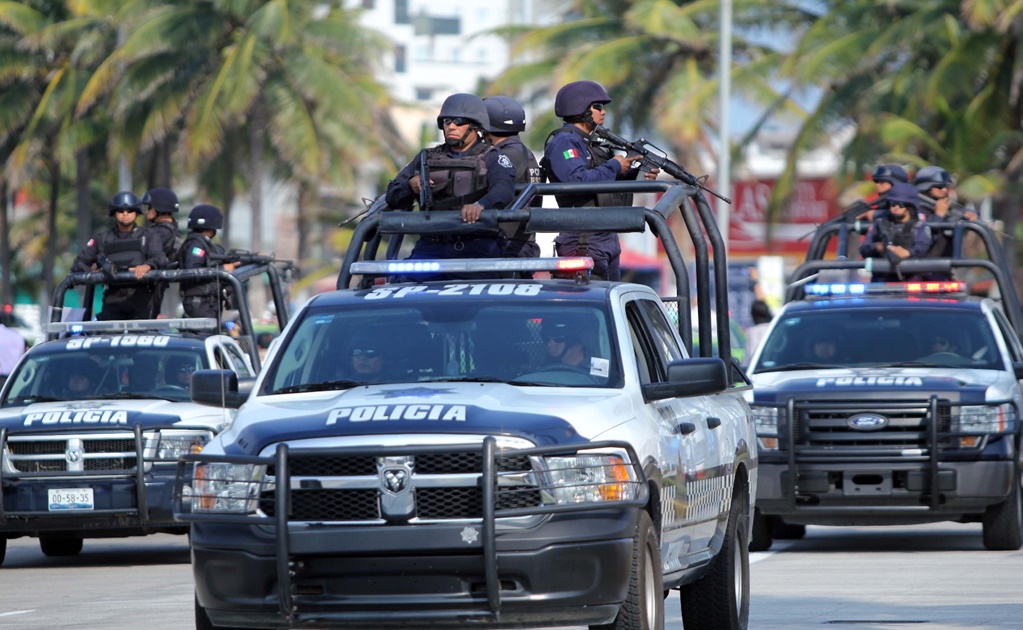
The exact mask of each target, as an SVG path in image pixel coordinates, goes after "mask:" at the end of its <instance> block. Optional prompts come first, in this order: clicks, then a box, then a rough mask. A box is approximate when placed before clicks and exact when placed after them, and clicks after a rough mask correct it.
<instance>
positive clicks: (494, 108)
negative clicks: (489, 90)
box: [483, 96, 526, 134]
mask: <svg viewBox="0 0 1023 630" xmlns="http://www.w3.org/2000/svg"><path fill="white" fill-rule="evenodd" d="M483 104H484V105H485V106H486V108H487V117H488V118H489V119H490V121H489V123H488V124H485V125H483V131H486V132H488V133H508V134H512V133H519V132H522V131H525V130H526V111H525V110H524V109H522V105H519V102H518V101H516V100H515V99H513V98H511V97H510V96H491V97H488V98H485V99H483Z"/></svg>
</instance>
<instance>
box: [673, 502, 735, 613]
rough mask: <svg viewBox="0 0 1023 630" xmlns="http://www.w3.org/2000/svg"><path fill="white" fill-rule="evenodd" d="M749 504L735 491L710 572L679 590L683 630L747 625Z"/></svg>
mask: <svg viewBox="0 0 1023 630" xmlns="http://www.w3.org/2000/svg"><path fill="white" fill-rule="evenodd" d="M748 532H749V502H748V500H747V498H746V493H745V492H744V491H742V490H739V489H736V491H735V493H734V494H733V495H732V506H731V509H730V510H729V512H728V524H727V525H726V526H725V540H724V542H723V543H722V544H721V551H720V552H719V553H718V555H717V557H716V558H714V564H713V565H711V569H710V572H709V573H707V574H706V575H704V576H703V577H702V578H700V579H699V580H697V581H695V582H693V583H692V584H687V585H685V586H683V587H682V598H681V599H682V627H683V628H685V630H746V627H747V626H748V625H749V601H750V586H749V578H750V575H749V540H748V537H749V535H748Z"/></svg>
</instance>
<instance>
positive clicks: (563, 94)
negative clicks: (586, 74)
mask: <svg viewBox="0 0 1023 630" xmlns="http://www.w3.org/2000/svg"><path fill="white" fill-rule="evenodd" d="M610 102H611V97H610V96H608V94H607V90H605V89H604V87H603V86H602V85H600V84H599V83H594V82H593V81H573V82H572V83H567V84H565V85H563V86H562V87H561V89H560V90H558V95H557V96H555V97H554V114H555V115H556V116H557V117H558V118H572V117H574V116H582V115H584V114H585V113H586V112H587V111H589V109H590V105H591V104H592V103H610Z"/></svg>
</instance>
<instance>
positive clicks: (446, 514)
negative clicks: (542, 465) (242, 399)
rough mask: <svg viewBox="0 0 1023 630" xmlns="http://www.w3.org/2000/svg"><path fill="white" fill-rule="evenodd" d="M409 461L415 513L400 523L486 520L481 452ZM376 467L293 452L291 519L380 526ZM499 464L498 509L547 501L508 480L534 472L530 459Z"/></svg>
mask: <svg viewBox="0 0 1023 630" xmlns="http://www.w3.org/2000/svg"><path fill="white" fill-rule="evenodd" d="M410 459H413V460H414V461H413V462H412V463H411V469H412V475H411V479H410V481H409V483H410V485H411V488H410V489H409V492H410V493H411V495H412V499H411V501H412V502H413V503H414V509H413V510H411V513H409V514H406V515H403V516H402V517H401V518H400V519H399V520H401V519H405V518H413V517H416V518H419V519H424V520H451V519H481V518H483V491H482V489H481V488H480V487H479V484H478V480H479V477H478V475H479V474H481V473H482V471H483V459H482V454H481V453H478V452H459V453H431V454H427V455H417V456H415V457H414V458H410ZM377 463H378V458H376V457H373V456H331V455H311V456H303V455H301V454H296V453H295V452H294V451H292V453H291V454H290V455H289V459H288V469H289V471H290V475H291V477H292V483H293V487H292V489H291V514H290V516H289V520H292V521H355V522H359V521H363V522H366V521H377V522H381V521H383V520H386V519H388V516H387V514H385V513H384V510H383V508H382V507H381V501H380V499H381V496H382V495H383V493H384V490H383V488H382V487H381V482H380V476H379V470H378V467H377ZM496 464H497V470H498V475H499V477H498V479H499V482H498V488H497V495H496V507H497V509H498V510H502V509H514V508H527V507H536V506H539V505H541V504H542V503H543V498H542V496H541V493H540V490H539V489H538V488H537V487H536V486H533V485H528V484H526V483H524V482H522V481H521V480H519V481H516V482H512V481H510V480H509V479H507V477H508V476H511V475H514V476H516V477H517V478H521V477H522V476H523V475H524V474H526V473H529V472H530V471H531V470H532V466H531V463H530V460H529V458H528V457H523V456H517V455H508V456H502V457H498V458H497V460H496ZM267 476H268V478H271V479H272V478H274V477H276V470H275V467H274V466H270V467H268V468H267ZM502 477H504V480H503V481H502ZM296 478H300V479H296ZM513 483H514V485H513ZM417 484H418V485H417ZM295 486H297V487H295ZM337 486H340V487H337ZM275 497H276V492H275V490H273V489H270V490H267V491H264V492H263V493H262V494H261V495H260V500H259V508H260V510H261V511H262V512H263V513H264V514H266V515H267V516H274V514H275V513H276V509H275V503H274V502H275ZM391 520H394V519H391Z"/></svg>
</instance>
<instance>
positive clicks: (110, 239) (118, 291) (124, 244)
mask: <svg viewBox="0 0 1023 630" xmlns="http://www.w3.org/2000/svg"><path fill="white" fill-rule="evenodd" d="M108 209H109V211H110V216H112V217H114V218H115V224H114V227H113V228H112V229H109V230H104V231H102V232H99V233H97V234H96V235H95V236H93V237H92V238H91V239H89V242H88V243H86V244H85V247H83V248H82V250H81V251H80V252H78V256H77V257H75V261H74V263H72V264H71V271H72V272H88V271H99V270H100V269H104V270H105V271H110V272H117V271H124V270H128V271H132V272H134V274H135V277H136V278H141V277H142V276H144V275H145V274H146V272H148V271H149V267H147V266H146V265H145V264H144V263H145V261H146V260H148V259H149V258H150V257H151V256H152V255H153V251H152V247H151V245H150V244H149V241H148V240H147V238H146V234H145V230H144V229H143V228H141V227H139V226H138V225H136V224H135V221H136V220H137V219H138V216H139V214H140V213H141V212H142V202H141V201H139V198H138V197H136V196H135V193H133V192H131V191H122V192H119V193H117V194H116V195H114V196H113V198H111V199H110V204H109V206H108ZM152 299H153V290H152V287H150V286H149V285H146V284H142V283H138V284H124V283H117V282H111V283H109V284H108V285H107V289H106V291H104V293H103V306H102V310H100V312H99V314H98V315H97V316H96V318H97V319H99V320H101V321H109V320H116V319H145V318H147V317H149V316H150V308H151V307H150V304H151V301H152Z"/></svg>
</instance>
